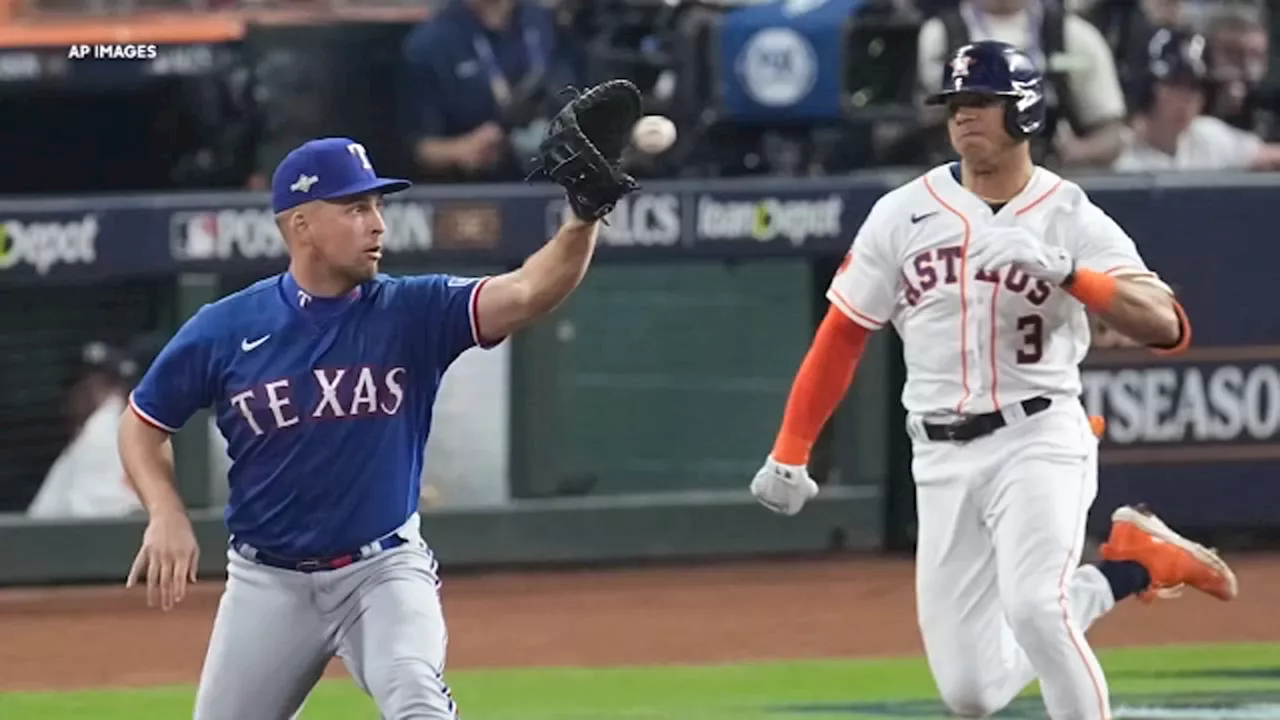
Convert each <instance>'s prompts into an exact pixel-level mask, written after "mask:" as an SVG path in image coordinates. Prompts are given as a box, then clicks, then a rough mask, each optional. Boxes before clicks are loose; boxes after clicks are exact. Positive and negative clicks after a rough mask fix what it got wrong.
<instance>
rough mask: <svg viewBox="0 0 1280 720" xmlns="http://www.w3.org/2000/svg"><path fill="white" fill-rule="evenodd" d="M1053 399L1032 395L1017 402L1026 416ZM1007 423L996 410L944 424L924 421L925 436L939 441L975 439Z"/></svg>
mask: <svg viewBox="0 0 1280 720" xmlns="http://www.w3.org/2000/svg"><path fill="white" fill-rule="evenodd" d="M1052 402H1053V401H1052V400H1050V399H1049V398H1047V397H1033V398H1031V399H1030V400H1023V401H1022V402H1020V403H1018V404H1019V405H1021V406H1022V410H1023V412H1025V413H1026V414H1027V417H1030V416H1032V415H1035V414H1036V413H1038V412H1041V411H1043V410H1046V409H1048V407H1049V405H1050V404H1051V403H1052ZM1008 424H1009V423H1008V422H1007V421H1006V420H1005V419H1004V414H1003V413H1000V412H999V411H997V412H989V413H983V414H982V415H970V416H969V417H966V418H964V419H963V420H956V421H955V422H951V423H946V424H945V425H935V424H931V423H924V434H925V437H927V438H929V439H930V440H937V441H939V442H944V441H948V440H950V441H954V442H968V441H970V440H977V439H978V438H980V437H984V436H986V435H990V434H991V433H993V432H995V431H997V430H999V429H1000V428H1002V427H1004V426H1005V425H1008Z"/></svg>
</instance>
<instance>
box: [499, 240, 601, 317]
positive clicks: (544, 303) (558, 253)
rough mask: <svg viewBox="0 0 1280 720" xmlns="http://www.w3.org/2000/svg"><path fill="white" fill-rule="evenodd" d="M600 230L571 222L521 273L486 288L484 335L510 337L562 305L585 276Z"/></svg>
mask: <svg viewBox="0 0 1280 720" xmlns="http://www.w3.org/2000/svg"><path fill="white" fill-rule="evenodd" d="M598 230H599V223H598V222H595V221H591V222H587V221H582V220H578V219H576V218H575V219H572V220H569V221H568V222H566V223H565V224H564V225H562V226H561V227H560V230H559V231H558V232H557V233H556V234H555V237H553V238H551V240H550V241H548V242H547V244H545V245H543V246H542V247H541V248H539V249H538V251H537V252H535V253H533V254H532V255H530V256H529V257H528V259H526V260H525V262H524V264H523V265H522V266H520V268H519V269H517V270H513V271H511V272H509V273H506V274H504V275H499V276H497V277H495V278H493V279H492V280H490V281H489V282H488V283H486V284H485V286H484V288H483V289H482V290H481V291H480V295H479V297H478V298H477V299H476V321H477V324H478V325H479V326H480V328H481V329H482V331H483V332H484V333H485V335H486V336H488V337H505V336H507V335H510V334H511V333H512V332H514V331H516V330H519V329H520V328H522V327H524V326H525V325H528V324H529V323H531V322H533V321H534V320H537V319H538V318H540V317H542V316H544V315H546V314H547V313H549V312H551V311H552V310H554V309H555V308H556V307H558V306H559V305H560V303H562V302H564V300H565V298H567V297H569V294H570V293H572V292H573V291H574V289H575V288H577V287H578V284H579V283H581V282H582V278H583V277H584V276H585V275H586V272H587V266H588V265H590V263H591V256H592V254H593V253H594V252H595V246H596V235H597V233H598Z"/></svg>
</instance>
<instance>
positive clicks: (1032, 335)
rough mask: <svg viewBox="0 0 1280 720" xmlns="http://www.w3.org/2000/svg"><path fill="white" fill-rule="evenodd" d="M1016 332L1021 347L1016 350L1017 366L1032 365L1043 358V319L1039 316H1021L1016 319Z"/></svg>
mask: <svg viewBox="0 0 1280 720" xmlns="http://www.w3.org/2000/svg"><path fill="white" fill-rule="evenodd" d="M1017 328H1018V332H1019V333H1021V337H1022V347H1020V348H1018V364H1019V365H1033V364H1035V363H1038V362H1040V358H1042V357H1044V318H1042V317H1040V316H1039V315H1023V316H1022V317H1019V318H1018V325H1017Z"/></svg>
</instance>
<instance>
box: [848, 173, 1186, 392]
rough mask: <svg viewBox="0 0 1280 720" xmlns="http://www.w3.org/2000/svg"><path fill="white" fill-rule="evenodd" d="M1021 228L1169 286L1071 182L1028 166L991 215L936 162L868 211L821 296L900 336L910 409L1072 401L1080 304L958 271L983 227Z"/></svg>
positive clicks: (1079, 256) (1037, 284)
mask: <svg viewBox="0 0 1280 720" xmlns="http://www.w3.org/2000/svg"><path fill="white" fill-rule="evenodd" d="M1001 226H1003V227H1010V226H1021V227H1024V228H1026V229H1027V230H1029V231H1030V232H1031V233H1032V234H1034V235H1035V236H1036V237H1039V238H1041V239H1042V241H1043V242H1045V243H1046V244H1048V245H1051V246H1059V247H1063V248H1066V249H1067V251H1068V252H1070V253H1071V255H1072V256H1073V257H1074V258H1075V260H1076V265H1077V267H1081V268H1088V269H1091V270H1096V271H1098V272H1105V273H1108V274H1111V275H1114V276H1117V277H1133V278H1140V279H1142V280H1144V281H1148V282H1151V283H1153V284H1155V285H1157V286H1159V287H1162V288H1164V289H1166V290H1168V287H1167V286H1166V285H1165V284H1164V283H1163V282H1162V281H1161V280H1160V279H1159V278H1158V277H1157V276H1156V274H1155V273H1153V272H1152V271H1151V270H1150V269H1148V268H1147V265H1146V263H1145V262H1144V261H1143V260H1142V257H1141V256H1140V255H1139V254H1138V251H1137V248H1136V247H1135V245H1134V242H1133V240H1132V239H1131V238H1130V237H1129V236H1128V234H1127V233H1125V231H1124V230H1123V229H1122V228H1120V226H1119V225H1117V224H1116V222H1115V221H1114V220H1112V219H1111V218H1110V217H1109V216H1107V215H1106V213H1104V212H1103V211H1102V210H1101V209H1100V208H1099V207H1097V206H1096V205H1094V204H1093V203H1092V202H1091V201H1090V200H1089V199H1088V197H1087V196H1086V195H1085V192H1084V190H1082V189H1081V188H1080V186H1078V185H1076V184H1075V183H1072V182H1070V181H1068V180H1064V179H1063V178H1061V177H1059V176H1058V175H1056V174H1054V173H1053V172H1051V171H1049V170H1046V169H1044V168H1039V167H1037V168H1036V169H1035V171H1034V173H1033V174H1032V177H1031V180H1030V182H1028V183H1027V186H1026V187H1025V188H1024V189H1023V190H1022V192H1021V193H1019V195H1018V196H1016V197H1015V198H1013V199H1012V200H1011V201H1010V202H1008V203H1006V204H1005V205H1004V206H1002V207H1000V208H998V209H996V210H993V209H992V208H991V207H990V206H989V205H988V204H987V203H986V202H984V201H983V200H982V199H980V198H979V197H978V196H976V195H974V194H973V193H971V192H969V191H968V190H966V189H965V188H964V186H963V185H961V183H960V180H959V173H958V166H956V165H954V164H950V165H943V166H940V167H937V168H934V169H933V170H930V171H929V172H927V173H925V174H924V175H921V176H920V177H918V178H916V179H915V180H912V181H911V182H909V183H907V184H905V185H903V186H901V187H899V188H897V189H895V190H893V191H891V192H889V193H887V194H886V195H885V196H884V197H882V198H881V199H880V200H879V201H878V202H877V203H876V204H875V206H874V207H872V209H871V212H870V213H869V214H868V216H867V219H866V220H865V221H864V223H863V225H862V227H861V228H860V229H859V231H858V235H857V237H855V238H854V240H853V244H852V247H851V248H850V250H849V253H848V255H847V257H846V258H845V261H844V262H843V263H842V264H841V266H840V269H839V270H838V271H837V273H836V276H835V277H834V278H833V279H832V281H831V285H830V287H829V288H828V290H827V299H828V300H830V301H831V303H832V304H833V305H835V306H836V307H838V308H840V309H841V311H843V312H844V313H845V314H846V315H847V316H849V318H851V319H852V320H853V321H854V322H857V323H858V324H860V325H862V326H863V327H866V328H868V329H870V330H878V329H880V328H881V327H883V326H884V325H885V324H886V323H892V324H893V326H894V327H895V328H896V329H897V331H898V333H899V334H900V335H901V337H902V340H903V353H904V359H905V361H906V367H907V381H906V385H905V387H904V388H903V392H902V403H903V405H904V407H905V408H906V409H907V411H908V412H912V413H948V412H950V413H985V412H991V411H993V410H998V409H1000V408H1001V407H1004V406H1005V405H1008V404H1011V403H1016V402H1018V401H1021V400H1025V399H1027V398H1030V397H1034V396H1036V395H1070V396H1076V395H1079V393H1080V388H1081V385H1080V372H1079V364H1080V362H1081V361H1082V360H1083V359H1084V356H1085V354H1086V353H1087V352H1088V350H1089V324H1088V317H1087V315H1086V312H1085V308H1084V306H1083V305H1082V304H1081V303H1080V302H1079V301H1077V300H1076V299H1075V298H1073V297H1071V296H1070V295H1069V294H1067V293H1066V292H1065V291H1063V290H1061V289H1060V288H1055V287H1052V286H1051V285H1050V284H1049V283H1047V282H1045V281H1043V280H1038V279H1036V278H1032V277H1030V276H1029V275H1027V274H1026V273H1024V272H1022V271H1020V270H1018V269H1017V268H1014V267H1010V268H1000V269H993V270H990V271H983V270H980V269H978V268H974V267H970V266H969V265H968V263H967V256H968V254H969V252H971V250H972V249H973V248H975V247H978V246H980V244H981V243H982V242H983V231H984V230H986V229H989V228H995V227H1001Z"/></svg>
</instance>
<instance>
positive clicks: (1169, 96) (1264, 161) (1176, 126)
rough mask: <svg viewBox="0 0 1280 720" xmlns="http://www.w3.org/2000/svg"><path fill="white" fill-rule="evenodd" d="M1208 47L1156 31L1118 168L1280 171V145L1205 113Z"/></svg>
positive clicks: (1184, 35) (1199, 38)
mask: <svg viewBox="0 0 1280 720" xmlns="http://www.w3.org/2000/svg"><path fill="white" fill-rule="evenodd" d="M1206 44H1207V43H1206V40H1205V37H1204V36H1203V35H1200V34H1198V33H1191V32H1188V31H1185V30H1168V29H1163V30H1158V31H1156V33H1155V35H1154V36H1153V37H1152V39H1151V42H1150V43H1149V44H1148V48H1149V52H1150V54H1149V58H1148V63H1147V74H1146V75H1145V76H1144V77H1143V78H1142V79H1141V83H1140V85H1139V86H1138V87H1137V88H1136V91H1135V99H1136V101H1137V104H1136V106H1135V112H1134V116H1133V119H1132V121H1131V128H1130V130H1129V132H1127V133H1126V135H1125V149H1124V152H1123V153H1122V154H1121V155H1120V158H1119V159H1118V160H1117V161H1116V164H1115V169H1116V170H1118V171H1121V172H1156V171H1162V170H1246V169H1248V170H1270V169H1276V168H1280V147H1278V146H1275V145H1267V144H1265V143H1263V141H1262V139H1261V138H1259V137H1258V136H1257V135H1254V134H1253V133H1250V132H1246V131H1244V130H1240V129H1237V128H1233V127H1231V126H1230V125H1228V124H1226V123H1225V122H1223V121H1222V120H1219V119H1218V118H1215V117H1211V116H1209V115H1203V114H1201V113H1202V112H1203V110H1204V106H1205V91H1206V89H1207V86H1208V83H1209V77H1210V75H1209V67H1208V62H1207V60H1208V59H1207V53H1206Z"/></svg>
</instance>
